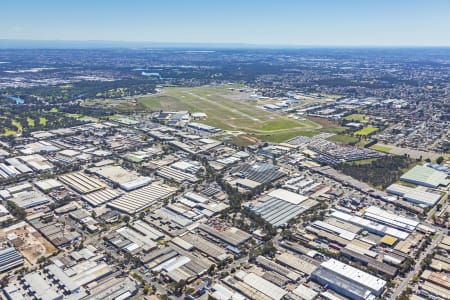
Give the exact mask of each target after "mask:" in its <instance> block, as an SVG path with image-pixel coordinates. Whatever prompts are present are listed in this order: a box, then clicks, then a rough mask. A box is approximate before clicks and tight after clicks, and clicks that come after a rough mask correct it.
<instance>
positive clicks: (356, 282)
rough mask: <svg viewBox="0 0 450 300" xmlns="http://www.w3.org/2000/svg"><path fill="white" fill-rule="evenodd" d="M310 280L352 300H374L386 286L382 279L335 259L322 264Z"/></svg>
mask: <svg viewBox="0 0 450 300" xmlns="http://www.w3.org/2000/svg"><path fill="white" fill-rule="evenodd" d="M311 278H312V279H313V280H315V281H317V282H318V283H320V284H322V285H326V286H328V287H329V288H331V289H332V290H334V291H336V292H337V293H339V294H341V295H344V296H345V297H348V298H350V299H352V300H369V299H375V297H379V296H380V295H381V294H382V293H383V290H384V287H385V285H386V281H384V280H383V279H380V278H378V277H375V276H373V275H370V274H368V273H366V272H363V271H361V270H359V269H357V268H354V267H352V266H350V265H347V264H344V263H342V262H340V261H338V260H335V259H330V260H327V261H325V262H323V263H322V264H321V265H320V267H319V268H318V269H317V270H315V271H314V272H313V273H312V274H311Z"/></svg>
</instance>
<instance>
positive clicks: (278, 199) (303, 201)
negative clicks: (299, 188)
mask: <svg viewBox="0 0 450 300" xmlns="http://www.w3.org/2000/svg"><path fill="white" fill-rule="evenodd" d="M317 204H318V202H317V201H315V200H308V198H307V197H305V196H302V195H299V194H297V193H293V192H289V191H287V190H283V189H277V190H274V191H272V192H270V193H269V194H267V195H266V196H264V197H263V198H261V199H260V200H259V201H258V203H257V204H256V205H255V206H253V207H250V209H251V210H252V211H253V212H255V213H256V214H258V215H260V216H261V217H262V218H263V219H264V220H266V221H267V222H269V223H270V224H272V226H275V227H279V226H283V225H285V224H286V223H287V222H289V220H291V219H293V218H295V217H297V216H298V215H300V214H302V213H304V212H305V211H307V210H308V209H310V208H312V207H314V206H315V205H317Z"/></svg>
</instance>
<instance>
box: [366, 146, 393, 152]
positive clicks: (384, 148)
mask: <svg viewBox="0 0 450 300" xmlns="http://www.w3.org/2000/svg"><path fill="white" fill-rule="evenodd" d="M370 149H372V150H376V151H380V152H386V153H389V151H391V150H392V148H389V147H387V146H382V145H378V144H375V145H373V146H371V147H370Z"/></svg>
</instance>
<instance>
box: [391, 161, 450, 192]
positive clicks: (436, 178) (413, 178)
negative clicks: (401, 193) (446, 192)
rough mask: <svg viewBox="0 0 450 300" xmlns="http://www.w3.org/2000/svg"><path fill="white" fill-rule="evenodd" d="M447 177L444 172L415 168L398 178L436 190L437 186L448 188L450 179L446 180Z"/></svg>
mask: <svg viewBox="0 0 450 300" xmlns="http://www.w3.org/2000/svg"><path fill="white" fill-rule="evenodd" d="M447 176H448V175H447V174H446V173H444V172H440V171H437V170H435V169H432V168H429V167H426V166H415V167H414V168H412V169H411V170H409V171H408V172H406V173H405V174H403V175H402V176H401V177H400V180H401V181H405V182H409V183H412V184H417V185H422V186H426V187H431V188H437V187H439V186H448V185H449V184H450V179H448V178H447Z"/></svg>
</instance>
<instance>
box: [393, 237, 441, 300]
mask: <svg viewBox="0 0 450 300" xmlns="http://www.w3.org/2000/svg"><path fill="white" fill-rule="evenodd" d="M436 234H437V236H436V238H435V239H434V240H433V241H432V243H431V244H430V245H428V247H427V248H426V249H425V250H424V251H422V253H421V254H420V256H419V258H418V259H417V261H416V264H415V266H414V269H413V270H412V271H411V272H409V273H408V275H406V277H405V278H404V279H403V281H402V282H401V283H400V285H399V286H398V287H397V288H396V289H395V291H394V293H392V296H391V298H390V299H391V300H395V299H397V297H398V296H400V294H401V293H402V292H403V291H404V290H405V289H406V287H407V286H408V284H409V283H410V281H411V279H412V278H413V277H414V276H415V275H416V274H417V273H418V272H419V271H420V269H421V264H422V261H423V260H424V259H425V257H427V255H428V254H430V253H431V252H432V251H433V249H434V248H436V246H437V244H438V243H440V242H441V240H442V239H443V238H444V235H445V234H446V233H445V231H444V230H442V229H441V230H439V231H438V232H437V233H436Z"/></svg>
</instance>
